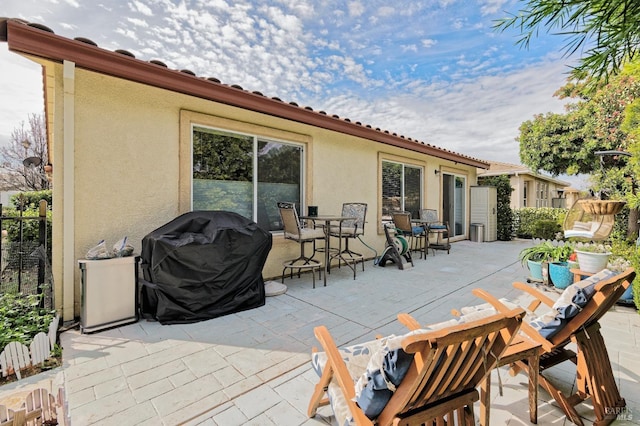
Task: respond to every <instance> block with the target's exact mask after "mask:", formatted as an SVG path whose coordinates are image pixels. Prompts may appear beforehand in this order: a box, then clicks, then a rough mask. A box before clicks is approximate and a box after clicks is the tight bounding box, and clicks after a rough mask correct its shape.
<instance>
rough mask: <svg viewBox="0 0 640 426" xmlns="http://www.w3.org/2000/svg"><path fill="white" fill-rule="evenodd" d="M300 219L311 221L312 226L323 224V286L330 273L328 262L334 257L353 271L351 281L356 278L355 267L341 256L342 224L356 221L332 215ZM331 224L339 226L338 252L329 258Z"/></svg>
mask: <svg viewBox="0 0 640 426" xmlns="http://www.w3.org/2000/svg"><path fill="white" fill-rule="evenodd" d="M300 219H304V220H310V221H312V222H313V223H314V224H315V223H316V221H318V222H324V225H323V227H324V277H323V279H324V285H325V286H326V285H327V273H329V272H331V265H330V260H331V259H333V258H334V257H337V258H338V262H340V260H344V263H345V264H346V265H347V266H348V267H349V268H351V270H353V279H355V278H356V266H355V264H354V265H351V264H350V263H349V262H348V261H347V259H345V258H344V257H343V256H342V222H345V221H347V220H355V219H357V218H356V217H352V216H337V215H336V216H334V215H325V214H323V215H317V216H308V215H307V216H300ZM331 223H338V226H339V233H338V235H339V237H338V249H337V250H338V252H337V254H336V255H334V256H331V255H330V253H329V252H330V250H331V243H330V240H331V238H330V237H331V232H330V231H331ZM338 265H340V263H338Z"/></svg>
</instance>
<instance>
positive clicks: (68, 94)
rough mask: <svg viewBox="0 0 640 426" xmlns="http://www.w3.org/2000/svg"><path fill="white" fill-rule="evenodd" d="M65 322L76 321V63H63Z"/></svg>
mask: <svg viewBox="0 0 640 426" xmlns="http://www.w3.org/2000/svg"><path fill="white" fill-rule="evenodd" d="M62 86H63V87H62V90H63V93H64V95H63V104H64V108H63V110H64V117H63V134H64V136H63V139H64V141H63V147H64V152H63V156H62V157H63V164H64V167H63V199H64V202H63V205H62V217H63V221H64V222H63V231H62V232H63V234H62V247H63V249H62V276H63V293H62V304H63V305H62V319H63V321H64V322H67V321H73V320H74V318H75V273H76V269H77V268H76V264H75V208H74V206H75V162H74V160H75V158H74V156H75V142H74V141H75V133H74V130H75V123H74V117H75V63H74V62H70V61H66V60H65V61H63V83H62Z"/></svg>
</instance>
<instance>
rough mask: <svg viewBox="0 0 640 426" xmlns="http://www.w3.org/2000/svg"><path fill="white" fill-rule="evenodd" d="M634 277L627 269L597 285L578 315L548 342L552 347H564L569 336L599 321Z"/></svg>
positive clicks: (633, 273) (632, 272) (632, 271)
mask: <svg viewBox="0 0 640 426" xmlns="http://www.w3.org/2000/svg"><path fill="white" fill-rule="evenodd" d="M635 275H636V273H635V271H634V270H633V269H632V268H629V269H627V270H626V271H624V272H623V273H622V274H619V275H616V276H615V277H612V278H609V279H608V280H604V281H602V282H600V283H598V284H597V285H596V287H595V294H594V295H593V297H592V298H591V299H590V300H589V302H587V304H586V305H585V306H584V307H583V308H582V310H581V311H580V312H579V313H578V315H576V316H575V317H573V318H571V319H570V320H569V322H568V323H567V324H566V325H565V326H564V327H562V329H561V330H560V331H559V332H558V333H557V334H556V335H554V336H553V337H552V338H551V339H550V340H549V341H550V343H551V344H552V345H553V347H554V348H555V347H559V346H562V345H564V344H565V343H566V342H567V341H568V340H570V339H571V336H572V335H573V334H574V333H575V332H576V331H578V330H579V329H581V328H583V327H587V326H589V325H591V324H593V323H595V322H597V321H599V320H600V318H602V316H603V315H604V314H605V313H606V312H607V311H608V310H609V309H611V308H612V307H613V305H614V304H615V303H616V302H617V301H618V300H619V299H620V297H621V296H622V294H623V293H624V291H625V290H626V289H627V288H628V286H629V285H631V282H633V279H634V278H635Z"/></svg>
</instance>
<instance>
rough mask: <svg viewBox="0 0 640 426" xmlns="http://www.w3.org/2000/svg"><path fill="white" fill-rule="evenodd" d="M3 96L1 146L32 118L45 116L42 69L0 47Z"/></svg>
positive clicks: (2, 45)
mask: <svg viewBox="0 0 640 426" xmlns="http://www.w3.org/2000/svg"><path fill="white" fill-rule="evenodd" d="M0 63H1V64H2V67H1V68H0V94H1V96H2V99H3V103H4V104H5V105H4V106H5V107H4V108H2V113H1V114H0V146H1V145H4V144H6V143H7V142H9V138H10V135H11V132H12V131H13V129H15V128H16V127H17V126H18V125H19V124H20V123H21V122H23V121H24V122H26V121H27V120H28V118H29V114H41V113H43V112H44V100H43V93H42V67H41V66H40V65H38V64H36V63H34V62H33V61H30V60H28V59H25V58H23V57H22V56H20V55H18V54H16V53H13V52H9V50H8V49H7V45H6V43H0Z"/></svg>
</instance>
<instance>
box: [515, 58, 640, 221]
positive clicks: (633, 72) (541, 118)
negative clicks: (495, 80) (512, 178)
mask: <svg viewBox="0 0 640 426" xmlns="http://www.w3.org/2000/svg"><path fill="white" fill-rule="evenodd" d="M556 94H557V95H558V96H561V97H563V96H569V97H572V98H576V99H577V101H576V102H575V103H572V104H570V105H568V108H567V112H566V113H565V114H546V115H537V116H535V117H534V119H533V120H531V121H526V122H524V123H523V124H522V125H521V126H520V135H519V137H518V138H517V140H518V141H519V142H520V159H521V161H522V162H523V163H524V164H526V165H527V166H529V167H530V168H531V169H533V170H544V171H547V172H549V173H552V174H553V175H558V174H560V173H567V174H590V175H591V177H592V179H591V184H592V190H593V191H594V192H598V193H599V194H601V196H602V197H603V198H614V197H615V198H625V199H626V200H627V202H628V203H629V206H630V207H631V208H632V209H633V210H632V211H631V212H630V215H629V226H628V230H629V232H630V233H633V232H635V230H637V223H636V222H637V207H638V206H639V205H640V204H639V203H638V202H637V200H636V195H635V192H636V181H635V176H637V175H638V174H637V170H638V169H640V168H637V169H636V170H635V171H634V168H633V167H634V164H637V156H636V158H632V159H631V160H629V157H627V156H626V155H606V156H604V155H597V152H598V151H622V152H624V153H631V154H633V153H634V152H636V151H637V152H636V153H639V152H640V146H637V147H636V143H635V142H634V141H635V140H637V138H635V136H634V135H635V134H636V130H634V125H635V129H637V122H640V119H637V120H634V119H633V116H632V113H633V111H635V109H634V105H636V103H637V102H638V100H639V99H640V62H638V61H636V62H633V63H629V64H627V65H626V66H625V67H624V68H623V69H622V70H621V72H620V74H618V75H616V76H613V77H611V79H610V81H609V83H608V84H604V85H600V87H599V88H598V89H597V90H596V91H594V92H593V91H591V90H589V85H588V84H583V83H575V82H571V83H569V84H567V86H564V87H563V88H561V89H560V90H559V91H558V92H556ZM638 108H639V109H640V107H638ZM627 115H629V117H627Z"/></svg>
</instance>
